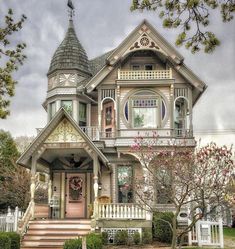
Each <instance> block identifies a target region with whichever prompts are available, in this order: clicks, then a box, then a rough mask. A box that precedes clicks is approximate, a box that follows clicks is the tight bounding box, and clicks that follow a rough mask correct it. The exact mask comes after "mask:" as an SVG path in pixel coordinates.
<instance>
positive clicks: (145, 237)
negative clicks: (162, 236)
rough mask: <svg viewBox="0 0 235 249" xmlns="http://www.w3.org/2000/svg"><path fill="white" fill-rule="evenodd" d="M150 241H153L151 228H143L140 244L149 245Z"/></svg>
mask: <svg viewBox="0 0 235 249" xmlns="http://www.w3.org/2000/svg"><path fill="white" fill-rule="evenodd" d="M152 241H153V235H152V229H151V228H143V231H142V243H143V244H151V243H152Z"/></svg>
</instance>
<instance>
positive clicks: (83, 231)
mask: <svg viewBox="0 0 235 249" xmlns="http://www.w3.org/2000/svg"><path fill="white" fill-rule="evenodd" d="M89 232H90V229H79V230H77V229H66V230H64V229H53V230H44V229H42V230H38V229H31V230H28V232H27V234H26V235H25V236H27V235H29V236H36V235H44V236H46V235H51V236H53V235H59V236H60V235H67V236H68V235H70V234H71V235H82V234H87V233H89Z"/></svg>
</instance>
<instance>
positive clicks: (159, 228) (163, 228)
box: [153, 212, 174, 243]
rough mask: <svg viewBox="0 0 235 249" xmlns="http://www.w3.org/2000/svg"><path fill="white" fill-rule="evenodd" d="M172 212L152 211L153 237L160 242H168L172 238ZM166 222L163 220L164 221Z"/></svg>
mask: <svg viewBox="0 0 235 249" xmlns="http://www.w3.org/2000/svg"><path fill="white" fill-rule="evenodd" d="M173 216H174V214H173V213H172V212H154V214H153V238H154V239H155V240H157V241H160V242H166V243H170V242H171V240H172V230H171V228H170V225H169V224H168V223H167V222H169V223H170V224H171V225H172V220H173ZM164 220H165V221H166V222H165V221H164Z"/></svg>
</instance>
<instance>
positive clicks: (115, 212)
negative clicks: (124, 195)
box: [98, 203, 147, 220]
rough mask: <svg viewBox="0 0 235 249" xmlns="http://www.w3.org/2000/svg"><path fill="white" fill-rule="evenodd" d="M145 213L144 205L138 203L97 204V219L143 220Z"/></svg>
mask: <svg viewBox="0 0 235 249" xmlns="http://www.w3.org/2000/svg"><path fill="white" fill-rule="evenodd" d="M146 213H147V211H146V210H145V208H144V207H141V206H140V205H138V204H134V203H133V204H132V203H131V204H129V203H127V204H124V203H108V204H100V203H99V204H98V218H99V219H138V220H145V219H146Z"/></svg>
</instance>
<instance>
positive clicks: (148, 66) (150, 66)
mask: <svg viewBox="0 0 235 249" xmlns="http://www.w3.org/2000/svg"><path fill="white" fill-rule="evenodd" d="M144 70H153V65H152V64H147V65H144Z"/></svg>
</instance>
